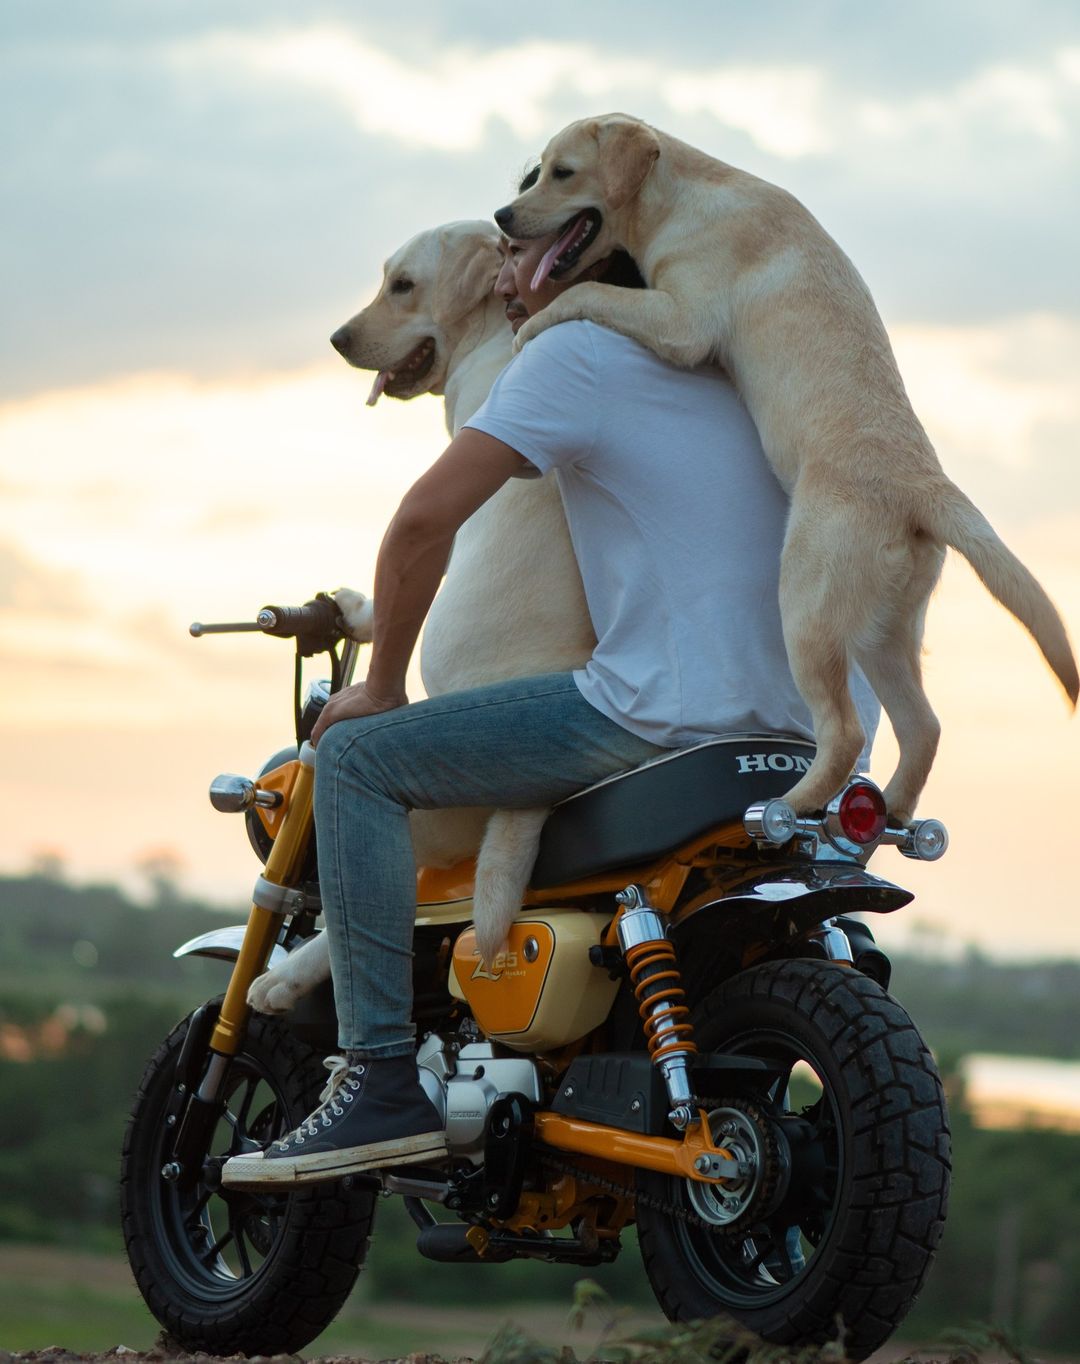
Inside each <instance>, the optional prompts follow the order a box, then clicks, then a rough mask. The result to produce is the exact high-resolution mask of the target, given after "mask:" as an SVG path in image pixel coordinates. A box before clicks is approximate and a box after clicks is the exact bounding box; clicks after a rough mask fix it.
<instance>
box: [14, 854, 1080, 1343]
mask: <svg viewBox="0 0 1080 1364" xmlns="http://www.w3.org/2000/svg"><path fill="white" fill-rule="evenodd" d="M243 917H244V915H243V912H239V913H237V914H235V915H234V916H232V917H225V916H223V915H222V913H221V912H220V911H215V910H212V909H209V908H208V907H206V906H205V905H201V904H197V903H194V902H189V901H185V900H183V899H182V898H181V897H180V896H179V894H178V893H177V892H176V890H175V888H174V887H173V885H172V884H171V883H170V881H169V880H168V878H167V877H161V878H159V880H158V882H157V885H156V890H155V894H154V897H153V902H152V903H151V904H150V905H139V904H136V903H134V902H133V901H132V900H131V899H129V898H128V897H126V896H125V895H124V894H123V893H122V892H121V891H119V890H118V889H116V888H115V887H112V886H88V887H74V886H71V885H68V884H66V883H64V882H62V881H61V880H59V879H56V877H55V876H52V875H37V876H28V877H22V878H9V879H0V1239H6V1240H28V1241H37V1242H58V1243H63V1244H65V1245H66V1246H67V1247H69V1248H73V1247H79V1248H83V1249H100V1250H102V1251H108V1252H113V1253H115V1252H116V1251H117V1250H118V1249H119V1245H120V1241H119V1234H118V1231H117V1228H116V1220H117V1219H116V1183H117V1161H118V1151H119V1146H120V1136H121V1130H122V1127H123V1123H124V1120H125V1117H126V1115H127V1111H128V1105H129V1101H130V1098H131V1096H132V1094H133V1092H134V1089H135V1087H136V1085H137V1083H138V1079H139V1075H140V1073H141V1070H142V1067H143V1065H144V1064H145V1062H146V1060H147V1059H148V1058H149V1056H150V1055H151V1053H152V1052H153V1051H154V1049H155V1047H156V1046H157V1044H158V1042H159V1041H160V1039H161V1038H162V1037H164V1035H165V1034H166V1032H168V1030H169V1029H170V1027H171V1026H172V1025H173V1023H175V1022H176V1021H177V1019H178V1018H180V1017H182V1016H183V1015H184V1014H185V1013H186V1012H188V1010H189V1009H191V1008H192V1007H193V1006H194V1005H196V1004H198V1003H200V1002H201V1001H202V1000H203V999H205V998H207V997H209V996H211V995H213V994H217V993H219V992H220V991H221V990H222V989H223V987H224V983H225V980H226V978H227V973H228V967H227V965H226V964H225V963H222V962H215V961H205V960H198V959H191V958H189V959H186V960H183V961H175V960H173V957H172V952H173V949H174V948H175V947H176V946H178V945H179V944H180V943H181V942H183V941H184V940H185V939H187V938H190V937H193V936H195V935H196V934H199V933H203V932H206V931H207V930H209V929H211V928H214V927H220V926H221V925H223V924H225V923H229V922H233V923H239V922H242V920H243ZM891 988H892V992H893V993H894V994H895V995H896V996H897V997H898V998H899V999H900V1000H901V1001H902V1002H903V1003H904V1004H905V1006H906V1007H907V1008H908V1010H909V1011H910V1012H911V1013H912V1014H913V1016H914V1017H915V1019H916V1021H917V1022H918V1023H919V1025H920V1027H921V1029H922V1031H923V1033H924V1036H925V1037H926V1039H927V1041H928V1042H929V1044H930V1045H931V1047H932V1048H933V1049H934V1052H935V1054H936V1055H937V1057H938V1061H939V1064H940V1065H941V1067H942V1070H943V1072H944V1073H945V1074H946V1079H947V1083H948V1084H949V1089H950V1096H951V1102H952V1117H953V1130H954V1138H955V1150H954V1154H955V1176H954V1183H953V1198H952V1207H951V1210H950V1217H949V1225H948V1229H947V1232H946V1237H945V1242H944V1245H943V1247H942V1250H941V1252H940V1254H939V1257H938V1261H937V1264H936V1266H935V1268H934V1271H933V1273H932V1275H931V1277H930V1281H929V1283H928V1285H927V1287H926V1288H925V1290H924V1292H923V1295H922V1298H921V1299H920V1302H919V1304H918V1306H917V1308H916V1310H915V1313H914V1314H913V1316H912V1317H911V1318H910V1319H909V1322H908V1325H907V1326H906V1327H905V1337H906V1338H908V1339H916V1338H922V1339H929V1338H930V1337H932V1336H933V1335H935V1334H936V1333H937V1332H939V1331H941V1330H943V1329H946V1328H949V1327H954V1326H961V1325H963V1324H964V1323H967V1322H971V1321H983V1322H987V1321H994V1322H996V1323H998V1324H1000V1325H1002V1326H1005V1327H1007V1328H1009V1329H1011V1330H1012V1331H1015V1332H1016V1333H1017V1334H1018V1335H1019V1337H1020V1338H1021V1339H1022V1340H1024V1341H1025V1342H1026V1343H1027V1344H1029V1345H1031V1346H1035V1347H1038V1348H1042V1349H1048V1350H1059V1351H1066V1350H1076V1349H1078V1348H1080V1294H1078V1293H1077V1292H1076V1286H1077V1285H1078V1284H1080V1237H1078V1236H1077V1234H1076V1225H1077V1219H1078V1216H1080V1136H1072V1135H1067V1134H1063V1133H1054V1132H1043V1131H1030V1130H1029V1131H1008V1132H990V1131H980V1130H977V1129H975V1128H973V1126H972V1124H971V1122H970V1120H969V1118H968V1115H967V1112H966V1109H965V1106H964V1101H963V1093H962V1087H961V1085H960V1082H959V1079H958V1078H957V1076H958V1066H959V1063H960V1061H961V1059H962V1057H963V1056H964V1055H966V1054H968V1053H970V1052H973V1051H983V1052H1012V1053H1014V1054H1018V1055H1033V1056H1034V1055H1038V1056H1045V1057H1055V1058H1059V1059H1067V1060H1074V1059H1077V1058H1078V1057H1080V1028H1078V1027H1077V1022H1078V1009H1080V1006H1078V1001H1080V963H1073V962H1053V963H1046V964H1041V965H1002V964H998V963H994V962H991V961H989V960H987V959H986V958H984V957H981V956H979V955H977V954H975V953H969V955H968V956H967V957H966V958H965V959H964V960H962V961H959V962H942V961H936V960H933V959H931V958H929V957H927V956H918V957H908V958H905V957H900V958H897V959H896V960H895V961H894V975H893V982H892V987H891ZM624 1239H625V1240H626V1242H627V1244H626V1247H625V1250H624V1252H623V1254H622V1255H621V1256H620V1258H619V1260H618V1261H617V1262H616V1263H615V1264H614V1265H611V1266H607V1267H605V1268H603V1269H600V1270H590V1271H588V1273H589V1276H590V1277H595V1278H596V1279H598V1280H599V1281H600V1282H601V1283H602V1284H603V1285H604V1287H605V1288H606V1289H607V1290H608V1292H610V1293H611V1294H612V1296H613V1297H614V1298H615V1299H616V1300H617V1301H618V1302H620V1303H636V1302H640V1303H645V1302H649V1301H650V1300H651V1295H650V1292H649V1289H648V1286H647V1284H646V1282H645V1279H644V1276H643V1274H642V1271H641V1268H640V1265H639V1263H638V1259H637V1255H636V1249H635V1247H634V1245H633V1238H632V1236H630V1237H626V1238H624ZM413 1240H414V1232H413V1228H412V1225H411V1223H410V1222H409V1221H408V1219H407V1217H405V1215H404V1213H403V1212H402V1210H401V1209H400V1208H399V1207H398V1206H397V1202H396V1200H387V1201H386V1202H385V1203H383V1204H381V1205H380V1208H379V1219H378V1226H377V1238H376V1244H375V1245H374V1247H373V1249H372V1252H371V1255H370V1257H369V1262H368V1267H367V1272H366V1274H365V1275H364V1276H363V1277H362V1279H361V1284H362V1286H363V1287H362V1290H361V1291H363V1292H364V1293H366V1294H367V1295H369V1296H372V1297H378V1298H380V1299H386V1298H400V1299H401V1300H403V1301H410V1302H417V1301H425V1300H426V1301H429V1302H475V1301H479V1300H481V1299H484V1300H488V1301H497V1300H502V1301H509V1300H523V1299H535V1298H545V1297H551V1298H554V1299H559V1300H561V1301H563V1302H565V1301H566V1300H567V1296H568V1293H569V1289H570V1285H571V1284H572V1282H573V1281H574V1280H575V1279H577V1278H580V1277H581V1271H580V1270H576V1269H574V1268H572V1267H556V1266H549V1265H543V1264H539V1263H534V1262H528V1261H526V1262H517V1263H511V1264H508V1265H499V1266H490V1267H485V1266H480V1267H468V1268H466V1267H463V1266H452V1265H434V1264H431V1263H429V1262H427V1261H425V1260H421V1259H419V1257H418V1256H417V1255H416V1252H415V1249H414V1247H413ZM0 1343H2V1342H0Z"/></svg>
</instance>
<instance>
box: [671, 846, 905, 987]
mask: <svg viewBox="0 0 1080 1364" xmlns="http://www.w3.org/2000/svg"><path fill="white" fill-rule="evenodd" d="M913 899H914V896H913V895H912V893H911V891H908V890H904V889H903V888H902V887H900V886H896V885H893V883H892V882H891V881H886V880H884V879H883V878H882V877H880V876H873V875H871V873H870V872H868V871H867V870H866V869H865V868H864V867H860V866H857V865H855V864H853V863H851V862H813V863H794V864H793V863H788V864H786V865H784V866H781V867H776V866H773V867H771V868H763V869H762V870H761V872H760V874H758V875H755V876H753V877H752V878H751V879H750V880H748V881H743V882H741V883H740V884H739V885H738V886H737V887H736V888H735V889H733V890H731V891H729V892H728V893H727V894H726V895H717V894H706V895H702V896H699V897H698V898H697V899H695V900H692V901H691V902H690V903H689V904H688V905H686V906H685V907H683V908H682V909H681V910H677V911H676V913H675V919H676V923H675V927H674V937H675V941H676V943H677V944H678V945H679V946H680V948H681V947H682V946H683V944H684V943H685V944H686V945H687V946H688V947H689V948H690V952H689V956H690V959H693V958H694V957H695V956H697V955H698V953H697V950H696V949H697V947H698V946H700V947H702V948H705V950H706V952H707V953H709V954H710V955H711V952H710V949H711V951H716V950H717V949H718V948H721V946H722V948H723V949H726V951H725V953H724V955H725V956H726V958H727V961H726V966H727V969H728V970H737V969H739V968H740V966H742V965H745V964H746V959H745V958H744V957H743V955H742V953H743V949H744V948H745V947H747V946H750V945H751V944H754V945H756V950H755V952H754V955H755V958H756V959H758V960H766V959H769V958H772V957H782V956H801V957H810V956H814V957H823V958H827V959H833V960H844V959H846V960H849V961H852V962H854V964H855V966H856V968H857V969H858V970H860V971H862V972H863V974H864V975H868V976H871V977H872V978H873V979H874V980H876V981H877V982H878V984H880V985H881V986H882V987H883V988H885V987H887V985H888V981H889V976H890V974H891V970H892V968H891V964H890V962H889V959H888V957H887V956H886V955H885V953H884V952H882V951H881V949H880V948H878V947H877V946H876V945H875V943H874V935H873V933H871V931H870V929H869V928H867V926H866V925H865V924H864V923H861V922H860V921H859V920H857V919H851V918H848V917H846V916H848V915H851V914H866V913H871V914H889V913H891V912H892V911H893V910H896V909H900V908H902V907H903V906H904V905H906V904H908V903H910V901H911V900H913ZM842 916H843V917H842ZM836 920H839V922H836V923H835V924H834V923H833V922H832V921H836ZM837 930H839V931H840V932H843V933H846V935H847V939H848V945H849V947H850V951H843V950H842V949H843V939H842V938H840V937H839V934H838V933H837ZM706 944H708V947H706ZM766 945H767V946H766ZM762 947H765V951H764V952H762V951H761V949H762ZM719 965H720V963H719V962H716V966H719ZM685 969H686V968H685V967H684V970H685ZM714 970H715V967H714ZM690 974H691V975H693V974H694V972H693V970H692V969H691V972H690ZM714 979H715V977H714Z"/></svg>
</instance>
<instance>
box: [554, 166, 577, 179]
mask: <svg viewBox="0 0 1080 1364" xmlns="http://www.w3.org/2000/svg"><path fill="white" fill-rule="evenodd" d="M573 173H574V172H573V171H572V170H571V169H570V167H569V166H556V167H555V169H554V170H553V171H552V172H551V178H552V179H553V180H569V179H570V177H571V175H573Z"/></svg>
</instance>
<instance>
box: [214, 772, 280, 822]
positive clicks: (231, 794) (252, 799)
mask: <svg viewBox="0 0 1080 1364" xmlns="http://www.w3.org/2000/svg"><path fill="white" fill-rule="evenodd" d="M283 800H284V797H283V796H282V794H281V792H280V791H260V790H259V788H258V787H257V786H256V785H255V783H254V782H253V781H252V780H251V778H250V777H237V776H234V774H233V773H231V772H222V773H221V775H220V776H217V777H215V778H214V780H213V781H212V782H211V783H210V804H211V805H212V806H213V807H214V809H215V810H221V811H222V813H223V814H237V813H239V812H240V811H242V810H250V809H251V807H252V806H253V805H260V806H262V808H263V809H264V810H276V809H277V807H278V806H279V805H280V804H281V803H282V801H283Z"/></svg>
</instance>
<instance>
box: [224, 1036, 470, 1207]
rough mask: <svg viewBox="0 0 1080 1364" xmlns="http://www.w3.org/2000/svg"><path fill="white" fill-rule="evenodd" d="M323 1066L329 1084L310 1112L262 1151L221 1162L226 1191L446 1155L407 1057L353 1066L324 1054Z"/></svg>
mask: <svg viewBox="0 0 1080 1364" xmlns="http://www.w3.org/2000/svg"><path fill="white" fill-rule="evenodd" d="M324 1065H325V1066H326V1068H327V1069H328V1070H329V1071H330V1079H329V1081H328V1082H327V1085H326V1088H325V1089H324V1090H323V1092H322V1093H321V1094H320V1095H319V1107H318V1108H317V1109H316V1110H315V1112H314V1113H312V1114H311V1115H310V1117H307V1118H305V1119H304V1121H303V1122H302V1123H301V1124H300V1126H299V1127H298V1128H297V1129H296V1131H295V1132H290V1133H289V1135H288V1136H287V1137H282V1138H281V1139H280V1140H279V1141H274V1142H271V1143H270V1145H269V1147H268V1148H267V1149H266V1150H265V1151H255V1152H253V1153H252V1154H251V1155H242V1156H233V1158H232V1159H231V1160H227V1161H226V1162H225V1164H224V1165H223V1166H222V1170H221V1182H222V1184H223V1185H224V1186H225V1188H227V1189H262V1188H267V1187H276V1188H281V1187H285V1186H294V1185H297V1184H315V1183H318V1182H320V1181H322V1180H330V1179H340V1178H341V1177H342V1176H343V1175H349V1174H355V1173H357V1172H358V1171H360V1170H376V1169H382V1168H383V1167H384V1166H387V1165H412V1164H415V1163H416V1162H417V1161H432V1160H436V1161H437V1160H439V1159H441V1158H443V1157H445V1156H446V1154H447V1147H446V1133H445V1131H444V1130H443V1124H442V1122H441V1120H440V1118H439V1114H438V1111H437V1110H436V1108H435V1105H434V1104H433V1103H432V1102H431V1100H430V1099H429V1098H428V1096H427V1095H426V1094H425V1093H424V1091H423V1089H422V1088H421V1086H420V1081H419V1079H418V1077H417V1074H416V1062H415V1060H414V1059H413V1058H412V1057H411V1056H393V1057H386V1058H384V1059H381V1060H376V1061H364V1062H362V1063H359V1064H357V1065H353V1066H350V1065H349V1063H348V1061H346V1060H345V1058H344V1057H343V1056H328V1057H327V1058H326V1061H325V1062H324Z"/></svg>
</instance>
